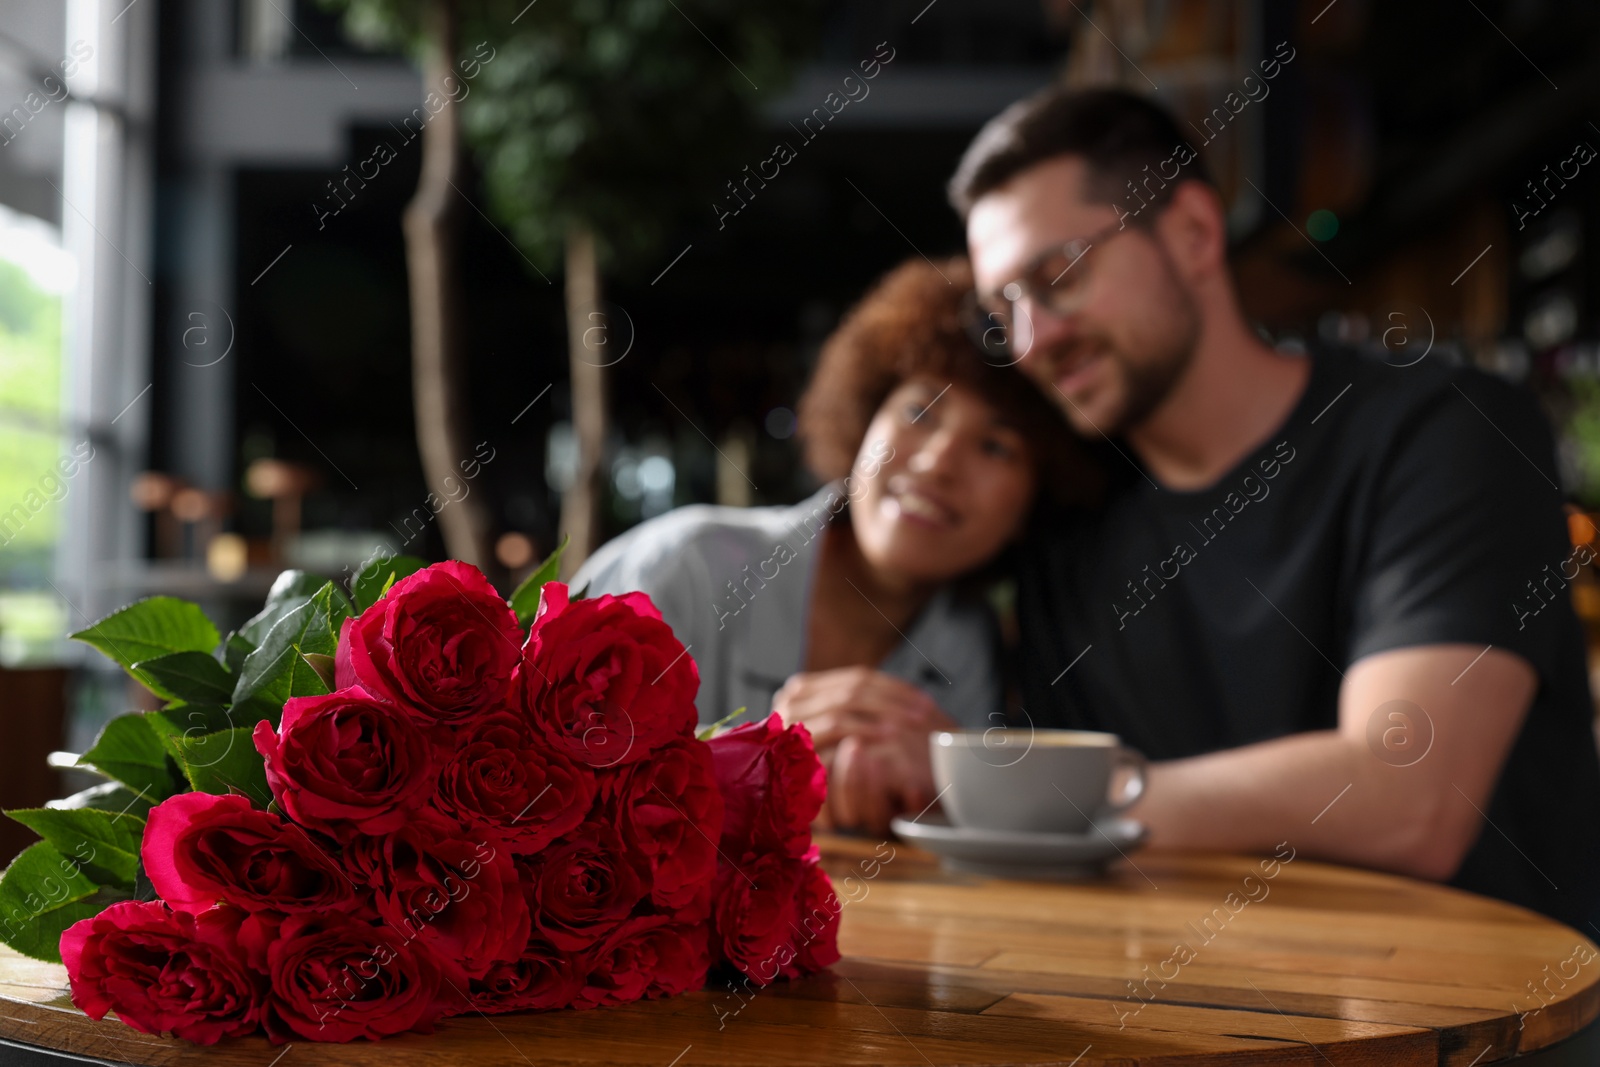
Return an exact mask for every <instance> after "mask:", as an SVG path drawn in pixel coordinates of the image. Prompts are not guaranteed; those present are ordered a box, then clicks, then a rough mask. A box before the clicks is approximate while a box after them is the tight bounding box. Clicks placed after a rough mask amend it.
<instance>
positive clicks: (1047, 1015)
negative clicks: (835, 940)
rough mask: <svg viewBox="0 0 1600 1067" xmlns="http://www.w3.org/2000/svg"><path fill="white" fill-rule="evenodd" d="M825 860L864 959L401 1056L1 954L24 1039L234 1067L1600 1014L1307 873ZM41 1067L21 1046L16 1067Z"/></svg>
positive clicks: (1164, 1042) (1316, 1058)
mask: <svg viewBox="0 0 1600 1067" xmlns="http://www.w3.org/2000/svg"><path fill="white" fill-rule="evenodd" d="M823 847H824V850H825V855H826V857H827V859H826V862H827V864H828V866H829V869H830V871H831V872H832V873H833V875H834V881H835V887H836V889H837V890H838V891H839V895H840V898H841V899H842V900H845V901H847V903H846V905H845V907H844V917H843V925H842V928H841V936H840V948H841V950H842V951H843V953H844V956H845V958H844V959H843V960H842V961H841V962H840V963H839V964H837V965H836V966H835V967H834V968H833V969H832V970H831V971H830V972H827V973H823V974H819V975H815V976H812V977H810V978H807V979H804V980H801V981H797V982H792V983H779V984H778V985H775V986H773V987H770V988H768V989H765V990H761V991H759V992H757V993H755V994H754V995H751V994H750V993H747V992H745V991H743V990H739V991H729V990H728V989H726V988H723V989H718V988H714V987H713V988H708V989H705V990H702V991H700V992H696V993H691V994H687V995H685V996H681V997H677V998H674V999H671V1000H664V1001H651V1002H648V1003H643V1004H636V1005H630V1006H627V1007H621V1008H611V1009H603V1010H599V1011H585V1012H555V1013H549V1014H543V1015H539V1014H529V1015H498V1016H492V1017H487V1018H486V1017H482V1016H471V1017H461V1018H456V1019H451V1020H449V1021H447V1022H445V1023H443V1024H442V1025H441V1026H440V1028H439V1030H438V1031H437V1032H436V1033H434V1034H432V1035H428V1036H417V1035H411V1036H406V1037H401V1038H396V1039H392V1040H389V1041H385V1042H383V1043H381V1044H371V1043H356V1044H349V1045H326V1044H322V1045H312V1044H307V1043H296V1044H294V1045H293V1046H291V1047H289V1049H288V1051H285V1049H284V1048H274V1047H273V1046H270V1045H268V1044H267V1043H266V1042H265V1041H264V1040H261V1039H250V1040H240V1041H232V1042H226V1043H224V1044H221V1045H217V1046H214V1047H212V1048H198V1047H195V1046H193V1045H189V1044H187V1043H184V1042H181V1041H175V1040H164V1039H161V1038H154V1037H148V1036H146V1035H144V1034H140V1033H138V1032H136V1031H134V1030H131V1029H129V1028H127V1027H125V1026H122V1025H121V1024H120V1023H117V1022H114V1021H112V1020H107V1021H105V1022H100V1023H94V1022H90V1021H89V1020H88V1019H87V1018H85V1017H84V1016H83V1015H82V1014H81V1013H79V1012H78V1011H77V1010H76V1009H75V1008H74V1007H73V1006H72V1002H71V1000H70V999H69V998H68V996H67V992H66V978H65V973H64V971H63V970H62V968H61V967H58V966H54V965H50V964H43V963H37V962H33V961H30V960H26V959H22V958H20V957H18V956H16V955H15V954H11V953H9V951H8V950H0V952H3V953H4V955H3V956H0V1001H3V1003H0V1038H3V1039H4V1040H5V1041H6V1042H8V1043H18V1044H26V1045H31V1046H34V1047H41V1046H42V1047H44V1048H48V1049H54V1050H59V1051H62V1052H65V1053H69V1054H72V1055H74V1056H78V1057H90V1058H92V1059H95V1060H101V1061H112V1062H121V1063H138V1064H194V1065H198V1064H205V1065H211V1067H221V1065H241V1067H242V1065H249V1067H270V1065H273V1064H279V1065H280V1067H296V1065H297V1064H307V1065H309V1064H316V1065H318V1067H324V1065H326V1067H334V1065H340V1064H346V1065H356V1064H359V1065H379V1064H381V1065H383V1067H405V1065H412V1064H418V1065H420V1064H429V1065H449V1064H473V1065H484V1067H489V1065H506V1067H528V1065H533V1064H547V1063H554V1064H596V1065H601V1064H643V1065H649V1067H693V1065H699V1064H730V1063H738V1064H745V1063H760V1064H785V1065H800V1064H813V1063H814V1064H905V1065H911V1067H921V1065H927V1067H932V1065H936V1064H947V1063H961V1064H985V1063H993V1064H1001V1063H1004V1064H1019V1063H1052V1064H1061V1065H1067V1064H1076V1065H1082V1067H1087V1065H1089V1064H1102V1063H1115V1064H1147V1063H1162V1064H1236V1063H1237V1064H1246V1063H1248V1064H1284V1063H1296V1064H1307V1065H1310V1064H1326V1065H1329V1067H1332V1065H1345V1064H1372V1065H1380V1064H1381V1065H1384V1067H1398V1065H1407V1064H1418V1065H1421V1064H1427V1065H1430V1067H1432V1065H1434V1064H1452V1065H1459V1067H1480V1065H1482V1064H1488V1063H1495V1062H1498V1061H1501V1060H1505V1059H1509V1058H1513V1057H1516V1056H1520V1055H1524V1054H1526V1053H1529V1052H1530V1051H1533V1050H1537V1049H1543V1048H1547V1047H1548V1046H1551V1045H1554V1044H1555V1043H1557V1042H1559V1041H1562V1040H1563V1039H1565V1038H1567V1037H1569V1036H1571V1035H1573V1034H1574V1033H1576V1032H1577V1031H1579V1030H1580V1029H1581V1028H1583V1027H1584V1026H1585V1025H1586V1024H1588V1023H1589V1022H1590V1021H1591V1020H1592V1019H1594V1017H1595V1015H1596V1012H1597V1010H1600V949H1596V947H1595V945H1594V943H1593V942H1591V941H1590V940H1589V939H1588V938H1586V937H1584V936H1582V935H1580V934H1578V933H1577V932H1576V931H1573V930H1571V929H1568V928H1567V927H1565V926H1561V925H1560V924H1558V923H1555V922H1552V921H1550V920H1548V919H1544V918H1541V917H1539V916H1537V915H1534V914H1531V913H1529V912H1526V911H1522V910H1521V909H1518V908H1514V907H1512V906H1510V905H1507V904H1501V903H1498V902H1495V901H1491V900H1485V899H1482V898H1479V897H1474V896H1471V895H1468V894H1465V893H1461V892H1457V891H1454V890H1450V889H1445V888H1441V887H1439V886H1433V885H1426V884H1422V883H1418V882H1413V881H1409V880H1406V879H1402V878H1396V877H1390V876H1387V875H1381V874H1373V873H1371V872H1367V871H1357V870H1350V869H1345V868H1341V867H1333V866H1328V865H1325V864H1318V863H1313V862H1311V861H1309V860H1306V859H1299V858H1292V859H1288V861H1287V862H1281V859H1282V858H1283V857H1280V861H1278V862H1274V861H1270V860H1269V861H1266V862H1263V860H1262V859H1260V858H1244V857H1234V856H1210V855H1195V856H1182V855H1170V854H1168V855H1156V854H1136V855H1134V856H1133V857H1132V858H1131V859H1130V860H1127V861H1122V862H1119V863H1118V864H1116V865H1115V866H1114V867H1113V868H1112V869H1111V870H1110V872H1109V873H1108V874H1107V876H1106V878H1105V879H1103V880H1101V881H1097V882H1092V883H1080V884H1051V883H1044V882H1008V881H998V880H994V879H988V878H981V877H976V876H971V875H960V874H947V873H944V872H942V871H941V870H940V868H939V867H938V865H937V863H935V862H934V861H933V860H932V859H931V858H930V857H928V856H927V855H926V854H925V853H921V852H919V851H917V850H915V849H912V848H910V847H908V846H906V845H903V844H893V845H890V844H886V843H881V842H872V841H861V840H850V839H842V838H830V839H826V840H825V841H824V842H823ZM1287 855H1288V853H1287V850H1286V851H1285V856H1287ZM1595 1032H1596V1031H1594V1030H1591V1031H1589V1032H1587V1033H1586V1035H1585V1038H1584V1040H1585V1041H1587V1039H1588V1035H1589V1034H1592V1033H1595ZM1571 1047H1572V1046H1571V1045H1568V1046H1567V1048H1569V1049H1570V1048H1571ZM23 1055H24V1054H23V1053H21V1052H20V1051H19V1050H17V1049H16V1048H14V1047H13V1048H5V1047H0V1063H6V1064H11V1063H14V1062H17V1058H20V1057H22V1056H23ZM279 1057H281V1059H279Z"/></svg>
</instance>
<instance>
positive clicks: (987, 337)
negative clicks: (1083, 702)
mask: <svg viewBox="0 0 1600 1067" xmlns="http://www.w3.org/2000/svg"><path fill="white" fill-rule="evenodd" d="M1126 228H1127V227H1126V223H1125V222H1121V221H1119V222H1117V223H1114V224H1111V225H1108V226H1106V227H1105V228H1104V229H1100V230H1096V231H1095V232H1094V233H1091V234H1089V235H1088V236H1086V237H1077V238H1074V239H1073V240H1071V241H1068V242H1067V243H1066V244H1064V245H1059V246H1057V247H1055V248H1052V249H1049V250H1048V251H1046V252H1045V253H1044V254H1043V255H1041V256H1039V257H1038V258H1037V259H1035V260H1034V261H1033V262H1032V263H1031V264H1030V265H1029V266H1028V268H1027V269H1026V270H1025V271H1023V273H1022V275H1021V276H1020V277H1018V278H1016V279H1015V280H1013V281H1009V282H1007V283H1006V284H1005V285H1003V286H1001V287H1000V291H999V292H998V293H988V294H984V295H979V294H977V293H969V294H968V295H967V298H966V301H965V304H964V305H963V309H962V312H963V314H962V317H963V319H964V321H965V324H966V327H967V332H968V333H969V334H970V335H971V336H972V340H973V343H974V344H976V345H977V346H978V348H979V350H980V351H982V352H983V354H984V358H985V359H986V360H988V361H989V362H991V363H995V364H997V365H1000V366H1009V365H1010V364H1012V363H1016V362H1018V361H1019V360H1021V359H1022V357H1023V356H1025V355H1027V353H1028V349H1029V348H1030V347H1031V346H1032V344H1033V323H1032V320H1031V319H1029V318H1028V313H1027V310H1026V309H1025V308H1023V307H1021V306H1019V305H1021V304H1022V302H1023V301H1024V300H1026V301H1027V302H1028V304H1027V306H1028V307H1031V308H1043V309H1044V310H1045V311H1046V312H1048V313H1049V314H1050V315H1051V316H1053V317H1055V318H1065V317H1066V316H1068V315H1071V314H1072V313H1074V312H1076V311H1077V310H1079V309H1080V308H1081V307H1082V306H1083V302H1084V299H1085V298H1086V297H1087V295H1088V292H1089V284H1088V282H1089V271H1088V269H1087V268H1088V264H1087V263H1085V262H1083V259H1084V257H1085V256H1087V255H1088V254H1089V251H1090V249H1092V248H1095V247H1096V246H1098V245H1101V244H1104V243H1105V242H1106V241H1109V240H1110V239H1111V238H1113V237H1115V236H1116V235H1117V234H1118V233H1119V232H1121V231H1122V230H1124V229H1126Z"/></svg>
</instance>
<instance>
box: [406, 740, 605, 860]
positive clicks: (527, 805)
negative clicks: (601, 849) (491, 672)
mask: <svg viewBox="0 0 1600 1067" xmlns="http://www.w3.org/2000/svg"><path fill="white" fill-rule="evenodd" d="M594 792H595V776H594V771H592V770H590V769H589V768H587V767H583V766H579V765H578V764H575V763H573V762H572V761H571V760H569V759H567V758H566V757H565V756H562V755H560V754H559V753H557V752H554V751H551V750H550V749H549V747H548V746H546V745H545V744H544V743H543V741H542V740H539V739H537V738H536V736H535V735H533V734H531V732H530V731H529V728H528V725H527V723H526V722H525V721H524V720H523V719H522V718H520V717H519V716H516V715H513V714H511V713H509V712H502V713H499V714H495V715H491V716H489V717H488V718H486V719H483V720H480V721H479V722H478V723H476V724H475V725H474V726H473V727H472V728H471V730H470V732H468V733H467V734H466V735H465V736H464V737H463V739H462V740H461V743H460V745H459V746H458V747H457V748H456V750H455V753H454V755H452V756H451V758H450V759H449V761H448V762H447V763H445V765H444V769H443V770H442V771H441V772H440V774H439V792H438V795H437V796H436V797H435V799H434V806H435V807H437V808H438V809H439V811H441V812H443V813H444V814H445V815H447V816H449V817H450V818H452V819H454V820H455V821H457V822H459V823H461V824H462V825H463V826H471V827H472V828H473V829H474V830H475V831H480V832H482V833H483V834H485V835H487V836H489V837H492V838H493V839H494V840H495V841H496V842H498V843H500V844H502V845H504V846H505V847H506V848H507V849H509V850H510V851H512V852H516V853H524V854H525V853H531V852H537V851H539V849H541V848H543V847H544V846H545V845H547V844H549V843H550V842H551V841H553V840H554V839H555V838H556V837H558V836H559V835H561V834H564V833H566V832H567V831H568V830H570V829H572V828H573V827H574V826H577V825H578V824H579V823H580V822H582V821H583V819H584V816H586V815H587V814H588V813H589V807H590V805H591V804H592V803H593V802H594Z"/></svg>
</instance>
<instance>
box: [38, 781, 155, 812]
mask: <svg viewBox="0 0 1600 1067" xmlns="http://www.w3.org/2000/svg"><path fill="white" fill-rule="evenodd" d="M155 805H156V802H155V801H154V800H152V799H151V798H150V797H148V796H140V795H139V794H138V793H135V792H134V791H133V790H131V789H129V788H128V787H127V786H125V785H123V784H122V783H121V782H101V783H100V784H99V785H92V786H90V787H89V788H88V789H81V790H79V791H78V792H76V793H74V794H72V795H71V796H69V797H61V798H60V799H59V800H47V801H45V802H44V806H45V807H47V808H53V809H60V810H62V811H76V810H78V809H80V808H92V809H93V810H95V811H109V812H112V813H113V814H115V813H118V812H124V811H125V812H127V813H128V814H130V815H137V816H138V817H139V819H140V820H141V821H143V820H145V819H148V818H149V817H150V809H151V808H153V807H155Z"/></svg>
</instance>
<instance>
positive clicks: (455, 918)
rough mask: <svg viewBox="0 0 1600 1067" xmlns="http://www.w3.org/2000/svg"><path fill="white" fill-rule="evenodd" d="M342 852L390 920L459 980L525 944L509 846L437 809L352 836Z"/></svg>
mask: <svg viewBox="0 0 1600 1067" xmlns="http://www.w3.org/2000/svg"><path fill="white" fill-rule="evenodd" d="M346 859H347V861H348V862H349V864H350V867H351V869H352V870H353V871H356V872H358V873H360V874H364V875H365V876H366V880H367V882H368V884H370V885H371V886H372V887H373V888H374V889H376V890H377V891H378V893H377V900H376V906H377V910H378V914H379V915H380V916H381V917H382V919H383V921H384V922H385V923H387V924H388V926H389V928H390V929H392V930H394V931H396V932H398V933H399V934H400V935H401V936H402V937H404V938H405V939H406V941H408V942H413V943H415V944H417V945H419V946H422V947H423V948H426V949H427V950H428V951H429V952H430V953H432V955H433V957H434V959H435V960H436V961H437V962H438V964H439V967H440V971H441V973H442V974H443V975H444V977H445V978H446V979H448V980H449V981H451V982H455V983H456V984H457V985H461V984H464V983H465V982H466V980H467V979H468V978H472V977H477V976H479V975H482V974H484V973H485V972H486V971H488V969H489V968H490V967H491V966H492V965H493V964H494V963H496V962H497V961H500V960H510V959H515V958H516V957H517V955H518V954H519V953H520V952H521V951H522V949H523V946H524V945H526V944H527V941H528V934H529V932H530V928H529V917H528V904H527V900H526V899H525V897H524V896H523V887H522V884H521V882H520V880H519V878H518V871H517V868H516V866H515V864H513V862H512V859H511V854H510V853H509V852H506V851H504V850H501V849H496V848H495V847H494V846H493V845H491V844H488V843H487V842H484V841H474V840H470V839H468V838H466V837H464V836H462V832H461V831H460V830H459V829H457V828H456V827H455V826H453V825H451V824H448V823H446V822H445V821H444V820H441V819H439V818H437V816H435V817H432V818H419V819H416V820H414V821H412V822H410V823H407V824H406V825H405V826H403V827H401V828H400V829H399V830H397V831H395V832H394V833H391V834H388V835H386V836H384V837H366V838H360V839H358V840H356V841H353V842H351V844H350V845H349V846H348V847H347V849H346Z"/></svg>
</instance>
